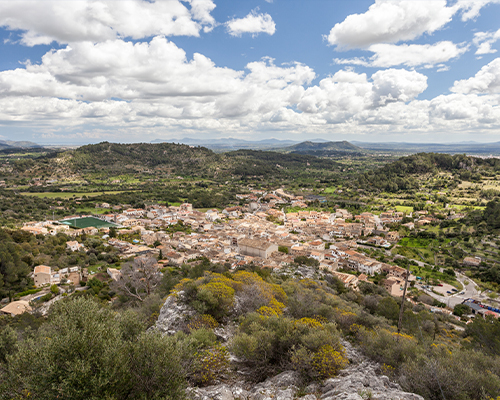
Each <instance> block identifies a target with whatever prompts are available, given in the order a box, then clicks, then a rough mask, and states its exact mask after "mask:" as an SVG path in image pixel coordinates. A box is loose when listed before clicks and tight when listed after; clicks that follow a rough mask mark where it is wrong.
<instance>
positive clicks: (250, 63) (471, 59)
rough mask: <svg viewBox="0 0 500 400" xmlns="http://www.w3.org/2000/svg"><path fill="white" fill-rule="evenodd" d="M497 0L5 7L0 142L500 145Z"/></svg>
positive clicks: (99, 1)
mask: <svg viewBox="0 0 500 400" xmlns="http://www.w3.org/2000/svg"><path fill="white" fill-rule="evenodd" d="M498 15H500V0H454V1H446V0H411V1H408V0H381V1H355V0H354V1H353V0H351V1H346V0H341V1H337V0H307V1H304V0H302V1H301V0H273V1H270V0H267V1H266V0H244V1H243V0H237V1H235V0H225V1H222V0H189V1H180V0H162V1H152V0H151V1H148V2H146V1H142V0H120V1H118V0H114V1H104V0H95V1H91V0H36V1H25V0H16V1H9V0H0V39H1V40H0V54H1V57H0V139H3V140H31V141H35V142H38V143H89V142H99V141H102V140H109V141H114V142H140V141H142V142H144V141H145V142H148V141H150V140H153V139H157V138H161V139H171V138H182V137H198V138H223V137H238V138H242V139H247V140H258V139H265V138H270V137H275V138H278V139H294V140H308V139H312V138H318V137H322V138H324V139H327V140H358V141H367V142H381V141H406V142H460V141H470V140H474V141H478V142H491V141H500V130H499V128H500V57H499V52H498V50H499V48H500V22H499V21H500V20H499V18H498Z"/></svg>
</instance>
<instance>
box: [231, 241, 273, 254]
mask: <svg viewBox="0 0 500 400" xmlns="http://www.w3.org/2000/svg"><path fill="white" fill-rule="evenodd" d="M238 249H239V253H240V254H244V255H247V256H252V257H260V258H264V259H267V258H269V256H270V255H271V254H272V253H274V252H276V251H278V245H277V244H276V243H271V242H268V241H267V240H261V239H240V240H238Z"/></svg>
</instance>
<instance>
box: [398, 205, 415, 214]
mask: <svg viewBox="0 0 500 400" xmlns="http://www.w3.org/2000/svg"><path fill="white" fill-rule="evenodd" d="M395 208H396V211H400V212H404V213H407V214H408V213H411V212H413V207H410V206H396V207H395Z"/></svg>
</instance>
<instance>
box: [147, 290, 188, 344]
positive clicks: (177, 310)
mask: <svg viewBox="0 0 500 400" xmlns="http://www.w3.org/2000/svg"><path fill="white" fill-rule="evenodd" d="M182 294H183V292H179V296H182ZM195 314H196V311H195V310H193V309H192V308H191V307H189V306H188V305H186V304H183V303H182V302H180V301H178V298H177V296H175V295H170V296H168V297H167V300H166V301H165V304H163V307H162V308H161V310H160V316H159V317H158V320H157V321H156V324H155V326H154V329H157V330H158V331H160V332H162V333H165V334H168V335H173V334H175V333H176V332H178V331H180V330H182V328H183V326H184V325H185V323H186V320H188V319H189V318H190V317H191V316H193V315H195Z"/></svg>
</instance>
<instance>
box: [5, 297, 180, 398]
mask: <svg viewBox="0 0 500 400" xmlns="http://www.w3.org/2000/svg"><path fill="white" fill-rule="evenodd" d="M127 326H129V327H130V323H126V322H125V321H123V320H122V319H121V318H120V316H119V315H116V314H114V313H113V312H111V311H110V310H109V309H107V308H102V307H101V306H100V305H99V304H98V303H96V302H94V301H92V300H90V299H87V298H85V297H77V298H75V299H70V300H69V301H60V302H58V303H56V304H55V305H54V306H53V307H52V308H51V313H50V317H49V321H48V322H47V323H46V324H44V325H42V327H41V328H40V329H39V330H38V331H37V332H36V333H35V334H34V335H33V337H28V338H27V339H26V340H25V341H23V342H19V343H18V349H19V350H18V351H17V353H15V354H14V355H8V356H7V374H8V382H9V385H8V388H6V390H5V391H4V393H3V395H4V396H7V398H13V397H15V396H16V394H21V393H27V392H29V393H30V394H31V396H32V397H33V398H36V399H42V400H43V399H47V400H48V399H56V398H57V399H96V400H97V399H117V400H118V399H150V398H151V399H163V398H169V399H180V398H183V391H182V389H183V387H184V386H185V370H184V367H183V366H182V365H183V364H182V357H184V356H186V354H184V353H183V352H182V346H181V347H179V344H177V341H176V339H175V338H171V337H162V336H161V335H160V334H149V333H145V332H142V333H141V332H140V331H138V330H137V329H132V330H130V329H127V328H126V327H127ZM126 332H129V333H128V334H126ZM130 333H132V334H130Z"/></svg>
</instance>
